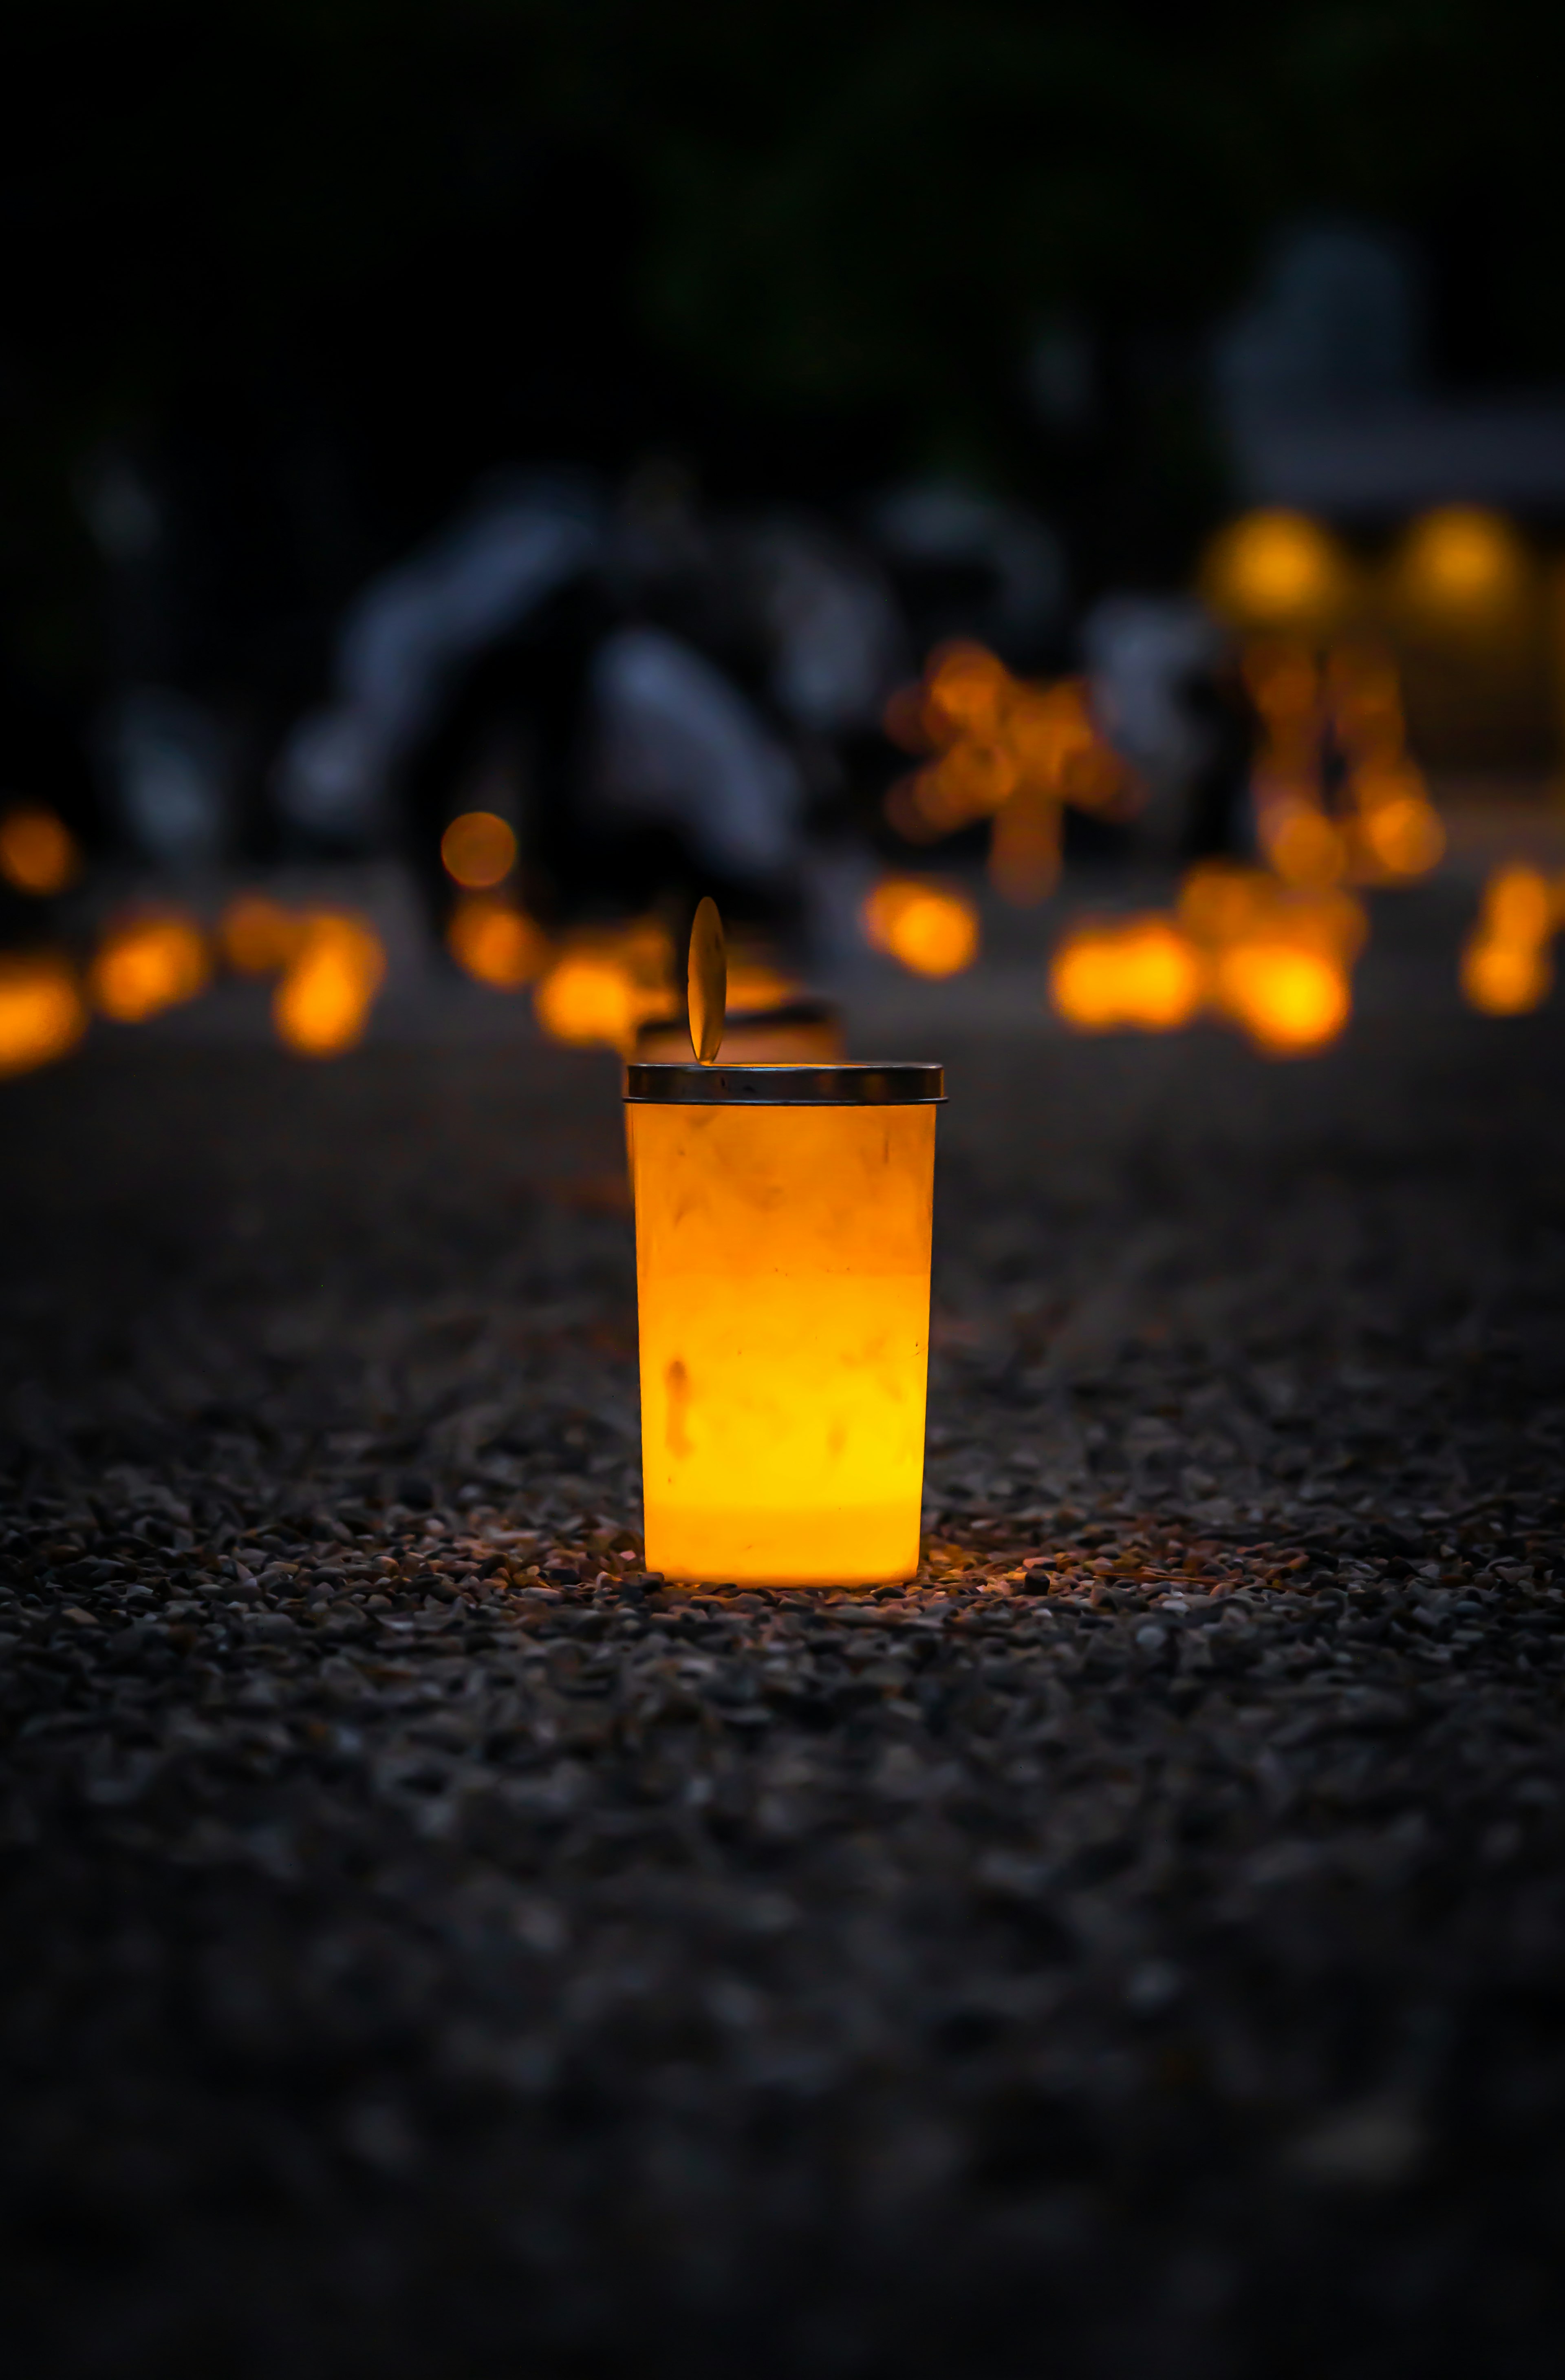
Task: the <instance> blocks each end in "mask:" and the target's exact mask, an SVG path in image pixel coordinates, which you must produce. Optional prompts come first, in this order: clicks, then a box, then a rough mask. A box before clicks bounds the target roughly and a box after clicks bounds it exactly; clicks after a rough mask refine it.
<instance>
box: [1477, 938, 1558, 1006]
mask: <svg viewBox="0 0 1565 2380" xmlns="http://www.w3.org/2000/svg"><path fill="white" fill-rule="evenodd" d="M1553 980H1554V966H1553V962H1552V961H1551V959H1550V957H1549V954H1548V951H1547V947H1546V946H1545V945H1544V944H1543V943H1540V942H1531V941H1522V942H1510V941H1502V940H1500V939H1499V938H1498V936H1496V935H1494V934H1487V933H1485V932H1484V930H1483V929H1482V928H1480V929H1479V930H1478V931H1477V932H1476V933H1474V934H1473V935H1472V936H1470V938H1469V940H1468V941H1467V942H1466V944H1465V946H1464V948H1463V950H1462V991H1463V992H1464V993H1465V995H1466V997H1467V999H1468V1001H1469V1002H1470V1003H1471V1005H1472V1006H1473V1007H1474V1008H1477V1009H1481V1010H1482V1011H1483V1012H1484V1014H1486V1016H1522V1015H1524V1014H1526V1012H1527V1011H1528V1010H1529V1009H1532V1008H1536V1007H1538V1006H1540V1005H1541V1003H1542V1002H1544V1001H1545V1000H1547V997H1548V991H1549V986H1550V985H1551V983H1552V982H1553Z"/></svg>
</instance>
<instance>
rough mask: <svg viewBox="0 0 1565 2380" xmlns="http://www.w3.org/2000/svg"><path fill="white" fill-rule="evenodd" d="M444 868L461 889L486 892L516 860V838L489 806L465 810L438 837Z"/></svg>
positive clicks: (508, 870)
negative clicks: (483, 808)
mask: <svg viewBox="0 0 1565 2380" xmlns="http://www.w3.org/2000/svg"><path fill="white" fill-rule="evenodd" d="M440 856H441V858H442V861H443V863H444V867H445V872H446V874H447V875H448V876H449V877H450V878H451V880H452V881H453V882H454V883H456V884H460V885H461V886H462V888H463V890H464V892H489V891H490V890H491V887H492V886H494V885H496V884H500V883H503V881H504V880H505V878H506V877H507V876H509V875H510V873H511V870H512V868H515V866H516V834H515V832H513V830H512V829H511V827H510V826H508V825H507V824H506V821H505V820H503V818H498V817H496V815H495V813H494V812H493V811H492V810H465V811H464V812H463V814H462V816H461V817H460V818H455V819H453V820H452V821H451V824H450V825H449V826H448V827H447V828H446V830H445V832H444V833H443V835H442V837H441V839H440Z"/></svg>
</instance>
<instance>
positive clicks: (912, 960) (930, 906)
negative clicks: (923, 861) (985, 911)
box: [859, 876, 978, 977]
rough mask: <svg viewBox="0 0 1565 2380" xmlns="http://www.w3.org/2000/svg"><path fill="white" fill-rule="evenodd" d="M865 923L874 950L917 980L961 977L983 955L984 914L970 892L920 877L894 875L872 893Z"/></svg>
mask: <svg viewBox="0 0 1565 2380" xmlns="http://www.w3.org/2000/svg"><path fill="white" fill-rule="evenodd" d="M859 922H860V924H861V926H862V927H863V929H864V935H865V939H866V941H868V942H869V944H870V945H871V947H872V948H873V949H875V950H878V951H884V952H885V953H887V955H888V956H889V957H891V958H894V959H897V960H899V961H900V962H901V964H902V965H904V967H906V968H908V969H909V971H910V972H911V973H912V974H914V975H926V976H936V977H940V976H950V975H960V974H961V973H962V971H963V969H964V967H970V966H971V965H972V964H973V961H974V960H975V959H976V958H977V955H978V913H977V910H976V909H975V907H974V906H973V904H972V902H971V901H969V900H968V899H967V897H966V895H965V894H964V893H962V892H952V890H950V889H949V888H948V887H946V886H943V885H940V884H930V883H928V882H927V881H926V880H924V879H923V878H921V877H917V876H888V877H885V878H884V879H882V880H881V881H880V883H879V884H877V885H876V886H875V888H874V890H873V891H872V892H869V893H868V894H867V896H866V898H865V901H864V905H863V907H862V908H861V910H860V911H859Z"/></svg>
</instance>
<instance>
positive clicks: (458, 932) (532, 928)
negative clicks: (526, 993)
mask: <svg viewBox="0 0 1565 2380" xmlns="http://www.w3.org/2000/svg"><path fill="white" fill-rule="evenodd" d="M446 941H447V942H448V944H449V946H450V950H451V954H452V956H453V958H454V959H455V961H456V963H457V965H458V966H461V967H465V968H466V969H467V973H468V974H469V975H470V976H473V977H476V978H477V980H478V981H479V983H487V984H490V985H492V987H493V988H494V990H497V991H520V990H522V988H523V986H524V985H525V984H529V983H531V982H532V981H533V980H534V978H535V977H538V976H540V975H541V974H542V972H543V970H544V968H545V967H546V966H547V965H548V964H549V943H548V941H547V939H546V937H545V936H544V934H543V932H542V930H541V929H540V928H539V927H538V926H536V925H534V923H533V921H532V919H531V918H530V917H528V916H527V915H526V914H525V913H524V912H523V911H522V910H520V909H516V908H513V907H512V906H511V905H510V904H509V903H508V902H505V901H494V900H484V899H483V898H481V897H479V898H475V899H472V900H467V901H459V902H458V903H457V905H456V907H455V910H454V912H453V913H452V918H451V923H450V925H449V926H448V927H447V929H446Z"/></svg>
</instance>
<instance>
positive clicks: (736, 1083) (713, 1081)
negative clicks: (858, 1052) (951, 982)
mask: <svg viewBox="0 0 1565 2380" xmlns="http://www.w3.org/2000/svg"><path fill="white" fill-rule="evenodd" d="M625 1098H626V1099H632V1100H640V1101H657V1102H661V1103H662V1104H665V1105H668V1106H671V1107H750V1108H807V1107H835V1108H860V1107H884V1108H905V1107H921V1106H926V1105H929V1106H933V1105H935V1104H936V1103H938V1102H939V1101H940V1100H942V1099H944V1098H945V1068H944V1067H943V1066H938V1065H936V1064H935V1063H934V1062H932V1061H930V1060H928V1059H922V1058H916V1059H904V1060H901V1061H898V1062H895V1063H892V1062H887V1063H884V1064H882V1063H881V1062H880V1061H879V1060H877V1059H872V1058H870V1059H862V1058H855V1059H844V1060H843V1062H841V1063H838V1064H834V1065H829V1066H782V1065H777V1066H722V1065H709V1066H691V1065H658V1064H654V1063H652V1062H649V1061H648V1060H645V1059H632V1060H631V1062H630V1063H629V1064H628V1065H627V1066H626V1068H625Z"/></svg>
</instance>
